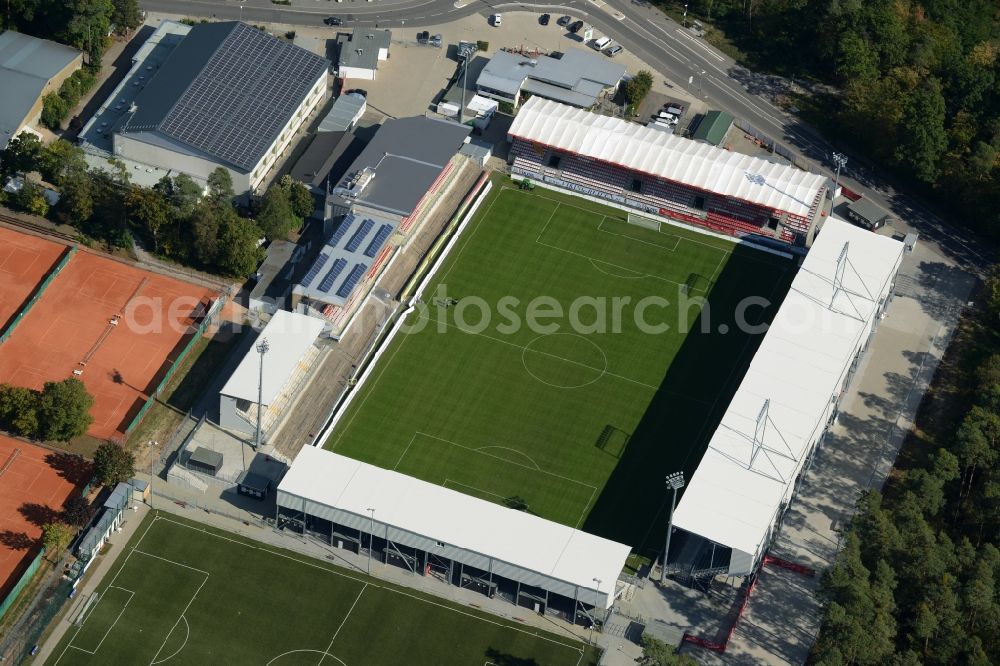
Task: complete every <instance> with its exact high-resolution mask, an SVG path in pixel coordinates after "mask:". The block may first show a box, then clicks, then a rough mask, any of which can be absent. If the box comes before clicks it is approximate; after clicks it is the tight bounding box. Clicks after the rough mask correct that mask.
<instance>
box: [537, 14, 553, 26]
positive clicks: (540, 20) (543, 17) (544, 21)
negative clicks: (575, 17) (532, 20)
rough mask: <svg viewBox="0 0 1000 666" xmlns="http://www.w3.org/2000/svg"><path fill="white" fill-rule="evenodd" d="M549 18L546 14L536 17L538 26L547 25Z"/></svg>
mask: <svg viewBox="0 0 1000 666" xmlns="http://www.w3.org/2000/svg"><path fill="white" fill-rule="evenodd" d="M550 18H552V17H551V16H549V15H548V14H542V15H541V16H539V17H538V23H539V24H540V25H548V24H549V19H550Z"/></svg>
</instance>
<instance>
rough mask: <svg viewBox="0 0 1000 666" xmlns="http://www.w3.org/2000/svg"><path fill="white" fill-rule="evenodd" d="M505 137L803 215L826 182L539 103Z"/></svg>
mask: <svg viewBox="0 0 1000 666" xmlns="http://www.w3.org/2000/svg"><path fill="white" fill-rule="evenodd" d="M508 134H510V135H511V136H515V137H519V138H521V139H526V140H529V141H534V142H536V143H541V144H544V145H547V146H551V147H553V148H557V149H559V150H565V151H568V152H572V153H575V154H577V155H583V156H584V157H589V158H592V159H598V160H602V161H604V162H608V163H611V164H617V165H619V166H621V167H624V168H626V169H632V170H634V171H640V172H642V173H647V174H650V175H653V176H658V177H660V178H665V179H668V180H672V181H674V182H678V183H683V184H685V185H688V186H691V187H696V188H699V189H701V190H705V191H708V192H714V193H716V194H721V195H724V196H729V197H733V198H736V199H742V200H744V201H749V202H751V203H755V204H758V205H761V206H766V207H768V208H772V209H775V210H780V211H785V212H788V213H792V214H794V215H801V216H803V217H807V216H808V215H809V210H810V207H811V206H812V204H813V202H814V201H815V200H816V197H817V196H818V194H819V192H820V189H821V188H822V187H823V186H824V185H825V184H826V180H827V179H826V177H825V176H821V175H818V174H814V173H809V172H808V171H801V170H799V169H796V168H795V167H791V166H786V165H783V164H774V163H772V162H768V161H767V160H764V159H761V158H759V157H751V156H749V155H743V154H741V153H736V152H731V151H728V150H724V149H722V148H716V147H715V146H711V145H708V144H705V143H701V142H698V141H692V140H691V139H684V138H681V137H679V136H674V135H671V134H667V133H665V132H658V131H656V130H654V129H650V128H648V127H643V126H642V125H638V124H636V123H631V122H627V121H625V120H621V119H619V118H610V117H608V116H601V115H598V114H596V113H590V112H589V111H585V110H583V109H577V108H574V107H571V106H566V105H565V104H559V103H558V102H553V101H551V100H547V99H542V98H540V97H532V98H531V99H529V100H528V101H527V102H526V103H525V104H524V105H523V106H522V107H521V110H520V111H519V112H518V114H517V116H516V117H515V118H514V122H513V124H511V127H510V130H508Z"/></svg>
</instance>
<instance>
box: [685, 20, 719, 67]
mask: <svg viewBox="0 0 1000 666" xmlns="http://www.w3.org/2000/svg"><path fill="white" fill-rule="evenodd" d="M677 32H678V33H680V35H681V37H683V38H684V39H687V40H689V41H690V42H692V43H694V44H697V45H698V46H700V47H701V48H702V49H704V50H705V52H706V53H708V55H710V56H712V57H713V58H715V59H716V60H718V61H719V62H725V61H726V59H725V58H723V57H722V56H720V55H719V54H718V53H716V52H715V51H713V50H712V47H710V46H709V45H708V44H705V43H704V42H702V41H701V40H699V39H697V38H695V37H693V36H691V35H689V34H688V33H687V31H686V30H684V29H683V28H677Z"/></svg>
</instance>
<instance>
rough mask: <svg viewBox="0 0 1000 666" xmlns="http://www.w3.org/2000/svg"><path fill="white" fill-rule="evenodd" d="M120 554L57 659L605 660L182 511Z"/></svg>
mask: <svg viewBox="0 0 1000 666" xmlns="http://www.w3.org/2000/svg"><path fill="white" fill-rule="evenodd" d="M119 557H120V558H121V560H120V561H119V562H116V563H115V566H114V568H112V570H111V572H110V573H109V574H108V576H107V577H106V579H105V580H104V581H103V582H102V584H101V586H100V588H99V594H98V600H97V602H96V603H94V604H92V605H90V606H89V608H88V610H87V612H86V614H84V615H82V616H81V619H82V622H77V623H76V625H75V626H73V627H71V628H70V629H69V631H68V632H67V634H66V636H65V637H64V638H63V640H62V641H61V643H60V644H59V646H58V647H57V649H56V651H55V652H54V653H53V656H52V658H51V659H50V660H49V663H50V664H59V665H60V666H69V665H71V664H150V663H154V664H168V665H169V664H260V665H261V666H266V665H268V664H270V665H271V666H299V665H308V666H320V665H325V666H361V665H364V666H379V665H384V666H398V665H399V664H411V665H413V666H423V665H426V666H439V665H440V664H456V665H457V664H467V665H468V666H483V665H484V664H488V663H494V664H539V665H541V664H546V665H549V664H551V665H553V666H585V665H589V664H594V663H596V655H595V653H594V652H593V650H592V649H590V648H587V649H586V651H585V650H584V648H585V646H584V645H583V644H582V643H579V642H575V641H572V640H570V639H564V638H559V637H556V636H554V635H547V634H544V633H541V634H539V633H537V632H536V630H535V629H526V628H525V627H523V626H516V625H512V624H510V623H506V622H502V621H500V620H499V619H498V618H495V617H492V616H489V615H486V614H483V613H479V612H474V611H471V610H467V609H465V608H463V607H461V606H458V605H454V604H448V603H445V602H442V601H440V600H437V599H434V598H432V597H428V596H425V595H421V594H419V593H415V592H412V591H409V590H403V589H399V588H396V587H393V586H390V585H387V584H386V583H384V582H381V581H375V580H374V579H370V578H366V577H364V576H362V575H354V574H351V575H348V574H347V573H345V572H344V571H343V570H338V569H334V568H333V567H331V566H328V565H327V564H326V563H324V562H322V561H319V560H310V559H309V558H306V557H305V556H302V555H298V554H295V553H292V552H289V551H285V550H281V549H278V548H271V547H265V546H264V545H263V544H260V543H257V542H253V541H249V540H247V539H244V538H243V537H239V536H237V535H233V534H228V533H225V532H221V531H216V530H212V529H210V528H204V527H202V526H200V525H198V524H197V523H193V522H190V521H186V520H184V519H181V518H178V517H176V516H172V515H170V514H159V515H156V514H151V515H150V516H147V517H146V519H145V522H144V523H143V524H142V525H140V527H139V530H138V531H137V533H136V536H135V537H134V538H133V539H132V540H131V541H130V542H129V543H128V544H127V545H126V546H125V547H124V550H123V552H122V553H121V555H120V556H119ZM71 619H74V618H71ZM458 636H460V637H461V640H456V637H458Z"/></svg>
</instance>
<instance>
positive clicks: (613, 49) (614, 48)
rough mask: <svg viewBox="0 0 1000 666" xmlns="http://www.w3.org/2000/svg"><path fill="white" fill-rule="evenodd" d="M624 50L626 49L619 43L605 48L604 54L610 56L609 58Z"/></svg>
mask: <svg viewBox="0 0 1000 666" xmlns="http://www.w3.org/2000/svg"><path fill="white" fill-rule="evenodd" d="M624 50H625V49H623V48H622V47H621V46H619V45H618V44H615V45H614V46H612V47H611V48H610V49H605V50H604V55H606V56H608V57H609V58H614V57H615V56H616V55H618V54H619V53H621V52H622V51H624Z"/></svg>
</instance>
